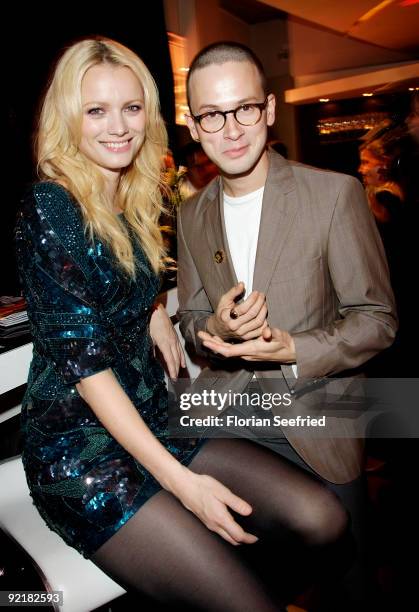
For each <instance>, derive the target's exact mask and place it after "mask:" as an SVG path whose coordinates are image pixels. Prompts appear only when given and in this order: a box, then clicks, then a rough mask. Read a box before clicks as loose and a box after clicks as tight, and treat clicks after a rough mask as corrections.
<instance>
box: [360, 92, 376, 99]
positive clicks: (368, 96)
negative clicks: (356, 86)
mask: <svg viewBox="0 0 419 612" xmlns="http://www.w3.org/2000/svg"><path fill="white" fill-rule="evenodd" d="M362 95H363V96H364V98H370V97H371V96H373V95H374V94H372V93H371V92H368V91H366V92H365V93H363V94H362Z"/></svg>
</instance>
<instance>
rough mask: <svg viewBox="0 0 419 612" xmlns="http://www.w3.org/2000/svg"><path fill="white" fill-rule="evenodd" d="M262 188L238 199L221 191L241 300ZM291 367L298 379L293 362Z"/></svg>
mask: <svg viewBox="0 0 419 612" xmlns="http://www.w3.org/2000/svg"><path fill="white" fill-rule="evenodd" d="M263 190H264V187H261V188H260V189H257V190H256V191H252V192H251V193H247V194H246V195H244V196H239V197H238V198H234V197H232V196H229V195H227V194H226V193H224V222H225V228H226V234H227V240H228V247H229V249H230V253H231V259H232V260H233V267H234V271H235V273H236V277H237V280H238V281H239V282H240V281H243V282H244V287H245V296H244V299H245V298H247V296H248V295H249V294H250V293H252V287H253V275H254V271H255V261H256V251H257V246H258V237H259V226H260V216H261V213H262V200H263ZM291 367H292V371H293V373H294V376H295V377H296V378H297V377H298V370H297V366H296V364H292V366H291Z"/></svg>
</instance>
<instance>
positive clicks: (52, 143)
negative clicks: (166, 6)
mask: <svg viewBox="0 0 419 612" xmlns="http://www.w3.org/2000/svg"><path fill="white" fill-rule="evenodd" d="M165 149H166V132H165V128H164V124H163V121H162V119H161V116H160V114H159V105H158V96H157V91H156V87H155V84H154V81H153V79H152V77H151V75H150V73H149V72H148V70H147V68H146V67H145V65H144V64H143V63H142V61H141V60H140V59H139V58H138V57H137V56H136V55H135V54H134V53H132V52H131V51H130V50H128V49H126V48H125V47H123V46H121V45H120V44H118V43H116V42H114V41H111V40H106V39H98V40H95V39H90V40H84V41H81V42H78V43H76V44H74V45H73V46H72V47H70V48H69V49H68V50H67V51H66V52H65V53H64V55H63V56H62V58H61V59H60V60H59V62H58V64H57V67H56V69H55V73H54V75H53V78H52V81H51V83H50V85H49V88H48V90H47V93H46V97H45V100H44V104H43V107H42V111H41V115H40V120H39V129H38V138H37V156H38V168H39V174H40V176H41V178H42V182H40V183H38V184H37V185H35V186H34V187H33V189H32V191H31V193H29V194H28V196H27V197H26V199H25V201H24V206H23V209H22V211H21V214H20V217H19V221H18V227H17V246H18V255H19V262H20V270H21V276H22V282H23V286H24V293H25V296H26V298H27V301H28V312H29V316H30V320H31V325H32V331H33V340H34V355H33V361H32V365H31V369H30V375H29V381H28V390H27V393H26V396H25V400H24V403H23V409H22V427H23V433H24V452H23V462H24V467H25V471H26V475H27V480H28V484H29V487H30V490H31V494H32V497H33V500H34V503H35V505H36V506H37V508H38V510H39V512H40V514H41V515H42V516H43V518H44V519H45V521H46V522H47V524H48V525H49V527H50V528H52V529H53V530H55V531H56V532H58V533H59V534H60V535H61V536H62V538H63V539H64V540H65V541H66V542H67V543H68V544H69V545H71V546H74V547H75V548H77V549H78V550H79V551H80V552H81V553H82V554H83V555H84V556H85V557H88V558H91V559H92V560H93V561H94V562H95V563H96V564H97V565H98V566H99V567H101V568H102V569H104V571H106V572H107V573H108V574H110V575H111V576H112V577H113V578H114V579H115V580H117V581H118V582H120V583H121V584H122V585H124V586H125V587H126V588H131V589H138V590H140V591H145V592H147V593H148V594H149V595H151V596H153V597H155V598H156V599H159V600H161V601H165V602H171V603H173V602H176V603H181V604H183V605H190V606H192V607H193V608H194V609H199V608H201V607H202V608H204V609H210V610H213V609H214V610H215V609H223V610H246V609H252V610H256V609H257V610H259V611H265V610H278V609H280V608H279V607H278V606H279V604H277V603H276V602H274V600H273V599H272V596H271V595H269V594H268V592H267V589H266V587H265V585H264V583H263V582H262V581H261V580H260V579H259V578H258V577H257V575H256V574H253V572H252V571H251V570H250V569H248V568H247V566H246V565H245V564H244V563H243V560H242V558H241V556H240V555H239V554H238V551H237V549H236V548H235V546H237V545H238V544H244V543H246V544H251V543H255V542H256V541H257V539H258V537H257V536H256V535H254V534H253V533H249V532H247V531H246V529H251V530H253V531H255V532H256V531H257V532H258V533H259V534H261V535H263V536H264V535H266V534H269V535H275V533H277V532H278V534H279V533H280V532H281V530H282V529H283V525H284V523H285V524H286V526H287V527H288V528H290V529H291V530H292V531H293V532H295V533H296V534H297V535H298V537H299V538H300V539H301V540H302V541H307V542H310V543H312V544H313V543H315V544H318V543H323V542H330V541H332V540H333V539H335V538H336V537H337V536H338V535H339V534H340V533H341V532H342V531H343V529H344V527H345V524H346V515H345V513H344V511H343V510H342V508H341V507H340V505H339V503H338V502H337V500H336V499H335V498H334V497H332V496H331V494H330V493H328V492H327V491H326V490H325V489H324V488H323V487H322V486H321V485H319V484H317V483H316V482H314V481H312V480H310V479H309V478H308V477H307V476H306V475H305V474H303V473H299V472H297V471H296V469H294V468H291V467H288V466H287V465H285V464H284V463H283V462H281V460H280V459H279V458H277V457H276V456H275V455H273V454H272V453H270V451H268V450H266V449H262V448H259V447H257V445H253V444H252V443H251V442H246V441H244V440H243V441H240V440H211V441H208V442H206V443H204V440H198V441H197V440H176V439H169V438H168V437H167V434H166V420H167V414H166V402H167V400H166V392H165V387H164V383H163V374H162V369H161V367H160V366H159V364H158V363H157V362H156V360H155V358H154V354H153V345H155V346H157V347H158V348H159V349H160V351H161V353H162V355H163V357H164V359H165V361H166V364H167V366H168V370H169V373H170V375H171V376H172V377H176V375H177V372H178V369H179V367H180V366H183V365H184V357H183V354H182V351H181V348H180V346H179V343H178V341H177V338H176V334H175V332H174V331H173V328H172V326H171V323H170V321H169V319H168V317H167V315H166V313H165V311H164V309H163V308H162V307H161V306H153V303H154V300H155V298H156V294H157V291H158V287H159V281H158V274H159V272H160V270H161V269H162V265H163V264H162V261H163V260H164V255H165V253H164V247H163V242H162V237H161V234H160V231H159V228H158V218H159V215H160V213H161V209H162V206H161V185H160V164H161V160H162V158H163V154H164V152H165ZM231 489H236V493H238V494H236V493H234V492H233V491H232V490H231ZM238 495H240V497H239V496H238ZM246 497H247V499H246ZM248 500H249V501H251V503H252V506H254V509H253V508H252V506H251V505H250V503H249V501H248ZM307 500H309V505H307V506H305V503H306V501H307ZM256 507H257V508H256ZM229 510H232V511H234V512H235V513H236V516H238V517H242V518H241V521H240V520H237V521H236V520H235V519H234V518H233V515H232V514H231V513H230V512H229ZM246 520H248V523H246V522H245V521H246ZM240 522H242V524H243V526H242V524H240ZM244 527H245V528H244ZM232 545H233V546H232Z"/></svg>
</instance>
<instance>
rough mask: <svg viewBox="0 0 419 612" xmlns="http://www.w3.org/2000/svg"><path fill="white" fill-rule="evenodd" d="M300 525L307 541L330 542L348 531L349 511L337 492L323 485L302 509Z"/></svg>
mask: <svg viewBox="0 0 419 612" xmlns="http://www.w3.org/2000/svg"><path fill="white" fill-rule="evenodd" d="M300 527H301V532H302V536H303V538H304V540H305V542H306V543H308V544H312V545H316V544H328V543H331V542H334V541H336V540H338V539H339V538H340V537H342V536H343V534H344V533H345V532H346V530H347V527H348V513H347V511H346V509H345V508H344V507H343V505H342V503H341V502H340V500H339V498H338V497H337V496H336V495H335V493H333V492H332V491H329V490H328V489H327V488H326V487H322V490H321V491H320V492H318V493H317V494H316V495H315V496H313V497H312V498H310V500H309V501H308V502H307V504H306V505H305V508H304V509H303V510H302V513H301V526H300Z"/></svg>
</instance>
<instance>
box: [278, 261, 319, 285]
mask: <svg viewBox="0 0 419 612" xmlns="http://www.w3.org/2000/svg"><path fill="white" fill-rule="evenodd" d="M322 259H323V258H322V256H321V255H319V256H318V257H315V258H314V259H305V260H303V261H295V262H293V263H290V264H279V265H278V266H277V267H276V268H275V272H274V274H273V276H272V281H271V282H272V283H285V282H287V281H291V280H298V279H299V278H308V277H310V276H312V275H313V274H316V272H318V271H319V270H321V269H322Z"/></svg>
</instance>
